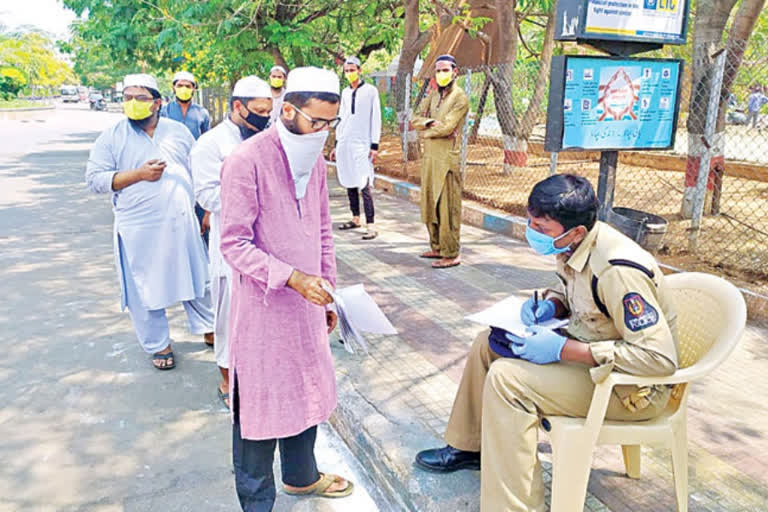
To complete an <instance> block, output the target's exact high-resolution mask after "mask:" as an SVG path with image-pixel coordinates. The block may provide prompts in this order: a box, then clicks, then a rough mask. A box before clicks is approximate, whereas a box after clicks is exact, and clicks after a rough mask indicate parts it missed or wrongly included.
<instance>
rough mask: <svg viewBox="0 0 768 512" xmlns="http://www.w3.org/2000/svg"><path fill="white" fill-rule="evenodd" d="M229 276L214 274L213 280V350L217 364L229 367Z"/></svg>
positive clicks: (220, 366) (221, 366)
mask: <svg viewBox="0 0 768 512" xmlns="http://www.w3.org/2000/svg"><path fill="white" fill-rule="evenodd" d="M230 293H231V291H230V285H229V278H227V277H226V276H218V277H216V276H214V278H213V281H212V282H211V298H212V299H213V306H214V308H213V316H214V320H213V332H214V334H215V338H214V341H213V350H214V352H215V354H216V364H217V365H218V366H219V368H229V300H230Z"/></svg>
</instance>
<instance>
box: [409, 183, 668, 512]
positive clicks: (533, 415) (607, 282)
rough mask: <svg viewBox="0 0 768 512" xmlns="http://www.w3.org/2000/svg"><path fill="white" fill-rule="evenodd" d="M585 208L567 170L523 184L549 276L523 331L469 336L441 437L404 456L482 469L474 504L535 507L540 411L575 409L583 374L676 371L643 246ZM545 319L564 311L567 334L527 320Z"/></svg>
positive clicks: (661, 288)
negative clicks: (552, 266)
mask: <svg viewBox="0 0 768 512" xmlns="http://www.w3.org/2000/svg"><path fill="white" fill-rule="evenodd" d="M597 209H598V201H597V198H596V197H595V192H594V190H593V189H592V186H591V185H590V183H589V182H588V181H587V180H586V179H584V178H582V177H579V176H574V175H567V174H560V175H555V176H552V177H550V178H547V179H546V180H544V181H542V182H540V183H538V184H537V185H536V186H535V187H534V188H533V191H532V192H531V195H530V197H529V199H528V217H529V221H528V228H527V230H526V238H527V239H528V242H529V244H530V245H531V247H532V248H533V249H534V250H536V251H537V252H538V253H540V254H543V255H548V254H556V255H557V277H558V278H559V280H560V282H561V286H560V287H559V289H557V290H547V291H546V292H544V295H543V300H539V301H536V302H535V301H534V300H533V299H529V300H528V301H527V302H526V303H525V304H524V305H523V308H522V311H521V316H522V319H523V321H524V322H525V323H526V324H527V325H529V326H530V327H529V330H530V331H531V332H532V333H533V334H532V335H531V336H529V337H526V338H519V337H515V336H514V335H512V334H505V333H504V332H503V331H498V330H496V329H494V330H493V334H491V335H490V336H489V331H487V330H486V331H485V332H482V333H481V334H480V335H479V336H478V337H477V338H476V339H475V342H474V344H473V345H472V348H471V351H470V353H469V357H468V360H467V363H466V367H465V368H464V374H463V375H462V378H461V383H460V385H459V390H458V393H457V395H456V400H455V402H454V404H453V411H452V412H451V418H450V421H449V423H448V428H447V429H446V432H445V440H446V441H447V442H448V446H446V447H444V448H438V449H432V450H425V451H422V452H420V453H419V454H418V455H417V456H416V464H417V465H419V466H421V467H422V468H426V469H429V470H432V471H440V472H449V471H455V470H457V469H480V468H482V473H481V479H482V489H481V510H482V511H486V512H499V511H505V512H507V511H520V512H529V511H540V510H544V484H543V482H542V476H541V466H540V463H539V459H538V454H537V449H536V448H537V443H538V424H539V417H540V416H541V415H555V416H571V417H585V416H586V415H587V411H588V409H589V405H590V402H591V398H592V393H593V391H594V385H595V383H599V382H602V381H603V380H604V379H605V378H606V377H607V376H608V375H609V374H610V373H611V372H612V371H620V372H625V373H630V374H634V375H647V376H662V375H670V374H672V373H674V371H675V370H676V369H677V343H676V332H675V320H676V315H675V313H674V310H673V308H672V304H671V303H670V295H669V293H668V291H667V290H666V288H665V285H664V276H663V274H662V273H661V271H660V270H659V268H658V266H657V264H656V261H655V259H654V258H653V256H651V255H650V254H649V253H647V252H646V251H644V250H643V249H641V248H640V247H639V246H638V245H637V244H636V243H635V242H633V241H632V240H630V239H629V238H627V237H626V236H624V235H623V234H621V233H619V232H618V231H616V230H615V229H613V228H612V227H611V226H609V225H607V224H604V223H602V222H597V221H596V218H597ZM552 318H568V319H569V324H568V327H567V332H562V334H561V333H560V332H555V331H551V330H547V329H543V328H540V327H539V326H537V325H536V324H537V323H539V322H543V321H546V320H549V319H552ZM500 333H501V334H500ZM670 392H671V390H670V389H669V388H668V387H665V386H653V387H646V388H638V387H635V386H617V387H616V388H614V394H613V397H612V398H611V401H610V404H609V406H608V412H607V415H606V418H607V419H610V420H631V421H636V420H643V419H649V418H653V417H654V416H657V415H658V414H660V413H661V412H662V411H663V410H664V408H665V407H666V405H667V402H668V400H669V396H670ZM481 452H482V463H481V457H480V453H481Z"/></svg>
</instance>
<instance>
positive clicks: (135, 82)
mask: <svg viewBox="0 0 768 512" xmlns="http://www.w3.org/2000/svg"><path fill="white" fill-rule="evenodd" d="M123 87H146V88H148V89H154V90H156V91H160V88H159V87H158V86H157V80H155V77H153V76H152V75H147V74H144V73H136V74H135V75H125V78H124V79H123Z"/></svg>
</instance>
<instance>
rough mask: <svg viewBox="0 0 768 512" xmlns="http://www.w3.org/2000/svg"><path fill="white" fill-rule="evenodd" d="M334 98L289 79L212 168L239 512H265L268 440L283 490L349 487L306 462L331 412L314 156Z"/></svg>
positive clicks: (334, 82) (271, 493)
mask: <svg viewBox="0 0 768 512" xmlns="http://www.w3.org/2000/svg"><path fill="white" fill-rule="evenodd" d="M338 92H339V91H338V78H337V77H336V76H335V75H334V74H332V73H331V72H329V71H325V70H320V69H317V68H298V69H296V70H294V71H292V72H291V74H289V76H288V84H287V87H286V96H285V100H286V101H285V104H284V106H283V111H282V115H281V119H280V120H278V121H277V123H276V124H275V126H272V127H271V128H269V129H267V130H266V131H264V132H262V133H259V134H258V135H255V136H254V137H251V138H250V139H248V140H247V141H245V142H243V143H242V144H241V145H240V146H239V147H238V148H237V149H236V150H235V151H234V152H233V153H232V154H231V155H230V156H229V157H228V158H227V159H226V160H225V162H224V165H223V167H222V173H221V199H222V218H221V252H222V254H223V256H224V258H225V259H226V260H227V262H228V263H229V264H230V266H231V267H232V270H233V276H232V277H233V278H232V297H231V311H230V325H229V331H230V333H231V334H230V372H231V373H232V374H233V375H234V378H232V379H230V383H231V384H230V386H231V389H230V396H231V397H232V401H231V403H232V408H233V419H234V426H233V458H234V464H235V474H236V479H235V480H236V487H237V493H238V497H239V499H240V503H241V506H242V508H243V510H244V511H246V512H252V511H259V512H260V511H270V510H271V509H272V505H273V503H274V499H275V484H274V477H273V475H272V462H273V457H274V450H275V444H276V443H277V442H279V443H280V453H281V458H282V471H283V475H282V477H283V478H282V479H283V483H284V484H285V489H286V492H288V493H291V494H310V493H312V494H320V495H325V496H332V497H339V496H343V495H347V494H349V493H350V492H351V490H352V484H351V483H350V482H347V481H345V480H344V479H342V478H340V477H337V476H335V475H323V474H322V473H319V472H318V471H317V466H316V464H315V460H314V441H315V435H316V427H317V425H318V424H319V423H322V422H324V421H326V420H327V419H328V418H329V417H330V415H331V413H332V412H333V410H334V408H335V407H336V378H335V372H334V367H333V361H332V359H331V351H330V346H329V343H328V333H329V332H330V330H332V329H333V327H334V326H335V324H336V316H335V314H334V313H333V312H330V311H327V310H326V307H325V306H327V305H328V304H329V303H330V302H331V298H330V296H329V294H328V293H327V292H326V291H325V290H323V287H324V286H326V287H327V286H331V287H333V286H334V284H335V282H336V262H335V254H334V247H333V236H332V231H331V216H330V211H329V205H328V188H327V183H326V167H325V162H324V159H323V156H322V149H323V145H324V142H325V139H326V137H327V135H328V129H329V127H333V126H334V125H335V124H336V123H338V118H337V112H338V98H339V96H338ZM291 93H292V94H291Z"/></svg>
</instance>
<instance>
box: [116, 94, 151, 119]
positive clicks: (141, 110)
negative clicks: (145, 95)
mask: <svg viewBox="0 0 768 512" xmlns="http://www.w3.org/2000/svg"><path fill="white" fill-rule="evenodd" d="M153 103H154V102H153V101H138V100H137V99H135V98H134V99H132V100H131V101H124V102H123V112H125V115H126V116H127V117H128V119H133V120H134V121H141V120H142V119H146V118H148V117H149V116H151V115H152V104H153Z"/></svg>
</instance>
